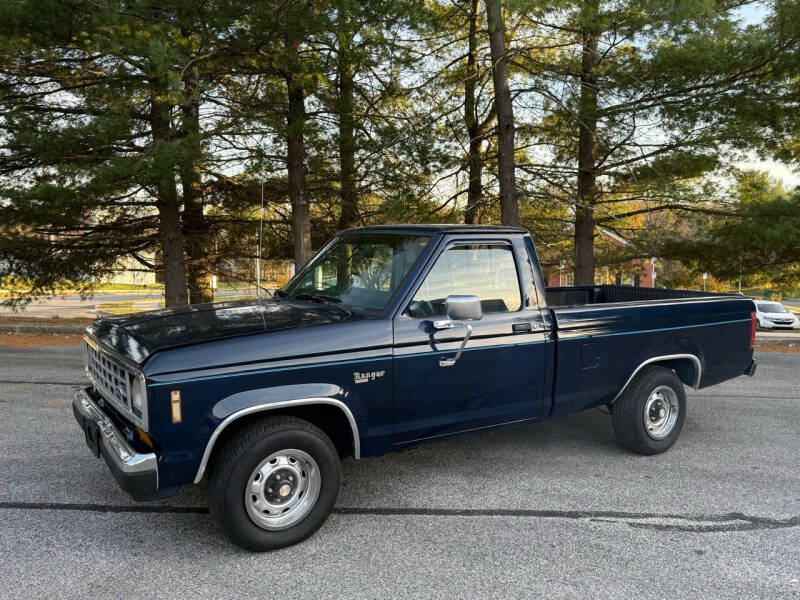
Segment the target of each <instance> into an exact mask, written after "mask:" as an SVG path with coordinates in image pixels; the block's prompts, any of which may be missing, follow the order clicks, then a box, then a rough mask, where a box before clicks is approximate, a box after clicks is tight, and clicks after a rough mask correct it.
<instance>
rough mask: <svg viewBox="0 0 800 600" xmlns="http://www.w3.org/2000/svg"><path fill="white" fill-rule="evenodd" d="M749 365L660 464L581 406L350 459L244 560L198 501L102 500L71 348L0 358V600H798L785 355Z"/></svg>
mask: <svg viewBox="0 0 800 600" xmlns="http://www.w3.org/2000/svg"><path fill="white" fill-rule="evenodd" d="M759 360H760V364H759V369H758V373H757V375H756V377H754V378H752V379H750V378H746V377H742V378H739V379H737V380H734V381H732V382H728V383H725V384H722V385H719V386H716V387H713V388H708V389H706V390H702V391H700V392H690V395H689V408H688V415H687V420H686V425H685V427H684V430H683V433H682V435H681V438H680V439H679V441H678V443H677V444H676V446H675V447H674V448H672V449H671V450H670V451H669V452H667V453H666V454H663V455H661V456H656V457H642V456H636V455H633V454H630V453H628V452H626V451H624V450H622V449H621V448H619V447H618V446H617V445H616V443H615V441H614V436H613V432H612V429H611V423H610V419H609V416H608V415H606V414H604V413H603V412H601V411H599V410H592V411H588V412H585V413H581V414H578V415H573V416H570V417H566V418H559V419H555V420H553V421H549V422H546V423H540V424H536V425H530V426H526V427H520V428H516V429H511V430H506V431H502V432H495V433H487V434H483V435H480V436H476V437H469V438H464V439H460V440H455V441H450V442H445V443H440V444H436V445H430V446H426V447H423V448H419V449H416V450H413V451H409V452H404V453H400V454H394V455H389V456H385V457H381V458H376V459H365V460H360V461H356V460H353V459H348V460H346V461H345V462H344V463H343V486H342V490H341V493H340V496H339V501H338V503H337V508H336V512H335V514H334V515H333V516H332V517H331V518H330V519H329V520H328V522H327V523H326V524H325V525H324V526H323V527H322V529H321V530H320V531H319V532H318V533H317V534H316V535H315V536H314V537H312V538H311V539H310V540H308V541H306V542H305V543H303V544H300V545H298V546H294V547H291V548H287V549H284V550H280V551H277V552H272V553H269V554H251V553H248V552H246V551H243V550H240V549H238V548H236V547H235V546H233V545H232V544H231V543H229V542H228V541H227V540H226V539H225V538H224V537H222V536H221V534H220V533H219V532H218V531H217V530H216V528H215V526H214V524H213V523H212V522H211V520H210V518H209V516H208V514H207V513H206V497H205V489H204V488H203V487H202V486H190V487H187V488H185V489H183V490H182V491H181V492H180V493H179V494H178V495H177V496H176V497H174V498H172V499H170V500H168V501H164V502H160V503H156V504H135V503H133V502H131V501H130V500H129V499H128V497H127V496H126V495H125V494H124V493H123V492H121V491H120V490H119V489H118V488H117V485H116V483H115V482H114V480H113V478H112V477H111V475H110V474H109V473H108V470H107V468H106V467H105V464H104V463H103V462H102V461H100V460H97V459H95V458H94V457H92V456H91V455H90V454H89V451H88V449H87V448H86V446H85V443H84V441H83V437H82V434H81V432H80V430H79V429H78V427H77V425H76V424H75V422H74V420H73V417H72V414H71V409H70V405H69V401H70V400H71V396H72V394H73V392H74V390H75V389H77V387H78V386H79V385H81V383H82V379H83V373H82V365H81V357H80V350H79V348H77V347H74V346H73V347H61V348H59V347H52V348H33V349H27V348H8V347H2V346H0V597H2V598H3V599H5V598H26V599H27V598H54V597H59V598H85V597H90V596H91V597H97V598H115V597H119V598H122V597H134V596H135V597H141V598H197V597H214V598H224V597H241V596H245V595H246V596H258V597H261V598H266V599H269V600H272V599H275V598H281V599H291V598H314V600H321V599H325V598H337V599H338V598H404V599H405V598H484V597H487V598H534V597H547V598H580V597H592V598H621V597H625V598H797V597H800V437H798V434H797V431H798V424H800V355H797V354H761V355H760V356H759Z"/></svg>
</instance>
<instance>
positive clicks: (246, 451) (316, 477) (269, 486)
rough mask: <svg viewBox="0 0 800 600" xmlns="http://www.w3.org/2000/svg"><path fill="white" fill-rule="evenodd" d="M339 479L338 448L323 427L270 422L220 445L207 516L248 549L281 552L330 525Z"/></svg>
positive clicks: (288, 420) (275, 419)
mask: <svg viewBox="0 0 800 600" xmlns="http://www.w3.org/2000/svg"><path fill="white" fill-rule="evenodd" d="M339 474H340V467H339V457H338V455H337V453H336V448H335V447H334V445H333V443H332V442H331V440H330V439H329V438H328V436H326V435H325V434H324V433H323V432H322V431H321V430H320V429H319V428H318V427H316V426H314V425H312V424H311V423H309V422H307V421H304V420H302V419H297V418H295V417H270V418H267V419H263V420H261V421H258V422H256V423H254V424H252V425H250V426H248V427H246V428H245V429H244V430H242V431H241V432H239V433H238V434H237V435H236V436H235V437H233V438H232V439H230V440H228V441H227V443H226V444H225V446H224V447H223V448H222V450H221V452H220V454H219V456H218V457H217V459H216V460H215V461H214V464H213V466H212V470H211V474H210V477H209V511H210V512H211V515H212V517H213V518H214V519H215V520H216V521H217V523H219V525H220V526H221V527H222V529H223V530H224V531H225V533H226V534H227V535H228V536H229V537H230V538H231V540H233V542H234V543H236V544H238V545H239V546H241V547H242V548H246V549H247V550H252V551H254V552H260V551H264V550H273V549H276V548H282V547H284V546H289V545H292V544H296V543H298V542H301V541H303V540H304V539H306V538H307V537H309V536H310V535H311V534H313V533H314V532H315V531H316V530H317V529H318V528H319V527H320V526H321V525H322V524H323V523H324V522H325V520H326V519H327V518H328V515H329V514H330V512H331V510H332V509H333V505H334V503H335V502H336V496H337V495H338V492H339Z"/></svg>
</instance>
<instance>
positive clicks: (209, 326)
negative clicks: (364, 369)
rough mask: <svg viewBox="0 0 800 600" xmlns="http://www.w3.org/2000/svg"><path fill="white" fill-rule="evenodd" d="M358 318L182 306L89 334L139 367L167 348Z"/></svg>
mask: <svg viewBox="0 0 800 600" xmlns="http://www.w3.org/2000/svg"><path fill="white" fill-rule="evenodd" d="M354 318H355V317H352V316H346V315H345V314H343V313H339V312H337V311H336V310H334V309H331V308H325V307H323V306H320V307H316V306H314V305H311V306H306V305H305V303H292V302H287V301H277V300H255V301H242V302H223V303H214V304H199V305H194V306H181V307H178V308H169V309H164V310H155V311H151V312H145V313H137V314H135V315H127V316H123V317H110V318H104V319H98V320H97V321H95V322H94V323H92V324H91V325H90V326H89V327H88V328H87V329H86V332H87V334H88V335H89V336H91V337H92V338H94V339H95V340H97V341H98V342H100V343H102V344H103V345H105V346H107V347H109V348H111V349H113V350H114V351H115V352H117V353H118V354H120V355H122V356H123V357H125V358H127V359H129V360H131V361H133V362H135V363H137V364H139V365H141V364H142V363H144V362H145V361H146V360H147V359H148V358H149V357H150V356H151V355H153V354H154V353H156V352H158V351H160V350H165V349H167V348H174V347H177V346H187V345H191V344H198V343H201V342H208V341H212V340H218V339H224V338H230V337H236V336H242V335H251V334H256V333H266V332H269V331H278V330H283V329H294V328H298V327H312V326H315V325H325V324H329V323H335V322H337V321H342V320H353V319H354Z"/></svg>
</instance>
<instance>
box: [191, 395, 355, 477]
mask: <svg viewBox="0 0 800 600" xmlns="http://www.w3.org/2000/svg"><path fill="white" fill-rule="evenodd" d="M314 404H327V405H331V406H335V407H337V408H339V409H340V410H341V411H342V412H343V413H344V415H345V417H347V421H348V423H350V429H351V431H352V434H353V456H354V457H355V458H361V440H360V438H359V435H358V425H356V420H355V417H354V416H353V413H352V412H351V411H350V408H348V406H347V405H346V404H345V403H344V402H342V401H341V400H337V399H335V398H325V397H315V398H297V399H295V400H283V401H279V402H267V403H264V404H256V405H254V406H248V407H247V408H243V409H241V410H238V411H236V412H234V413H231V414H230V415H228V416H227V417H225V419H223V420H222V422H221V423H220V424H219V425H217V427H216V429H214V432H213V433H212V434H211V437H210V438H209V439H208V443H207V444H206V449H205V451H204V452H203V458H202V460H201V461H200V466H199V467H198V469H197V475H196V476H195V478H194V483H200V481H201V480H202V479H203V475H204V474H205V471H206V467H207V466H208V461H209V459H210V458H211V453H212V451H213V450H214V444H215V443H216V441H217V439H218V438H219V436H220V435H221V434H222V432H223V431H224V430H225V428H226V427H228V425H230V424H231V423H233V422H234V421H236V420H237V419H240V418H242V417H246V416H247V415H252V414H254V413H260V412H267V411H271V410H276V409H280V408H286V407H289V406H307V405H314Z"/></svg>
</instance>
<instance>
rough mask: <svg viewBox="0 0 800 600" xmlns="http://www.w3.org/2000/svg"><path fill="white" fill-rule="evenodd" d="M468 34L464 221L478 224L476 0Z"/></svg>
mask: <svg viewBox="0 0 800 600" xmlns="http://www.w3.org/2000/svg"><path fill="white" fill-rule="evenodd" d="M469 10H470V12H469V33H468V36H467V44H468V49H467V76H466V79H465V80H464V123H465V124H466V126H467V133H468V134H469V155H468V156H467V166H468V169H469V183H468V185H467V208H466V210H465V211H464V223H467V224H470V225H471V224H475V223H480V215H479V213H478V210H479V209H480V206H481V200H482V196H483V188H482V186H481V178H482V177H483V160H482V157H481V141H482V131H481V128H480V124H479V123H478V113H477V100H476V97H475V94H476V90H475V86H476V84H477V81H478V39H477V30H478V0H469Z"/></svg>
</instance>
